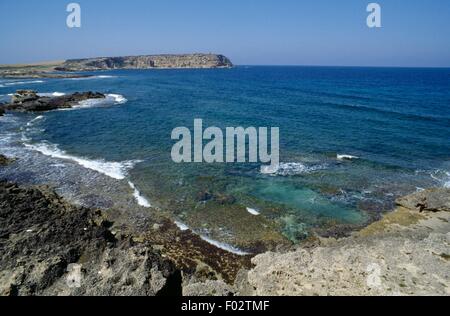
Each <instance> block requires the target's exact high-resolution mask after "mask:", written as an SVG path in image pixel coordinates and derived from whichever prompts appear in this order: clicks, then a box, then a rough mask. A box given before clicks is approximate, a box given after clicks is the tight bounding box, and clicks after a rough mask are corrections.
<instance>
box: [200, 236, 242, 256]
mask: <svg viewBox="0 0 450 316" xmlns="http://www.w3.org/2000/svg"><path fill="white" fill-rule="evenodd" d="M200 238H201V239H202V240H204V241H206V242H207V243H209V244H211V245H213V246H215V247H217V248H219V249H222V250H225V251H227V252H230V253H234V254H235V255H238V256H247V255H250V253H248V252H245V251H242V250H240V249H239V248H236V247H233V246H231V245H229V244H226V243H223V242H220V241H217V240H214V239H211V238H209V237H207V236H204V235H200Z"/></svg>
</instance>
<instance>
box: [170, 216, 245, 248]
mask: <svg viewBox="0 0 450 316" xmlns="http://www.w3.org/2000/svg"><path fill="white" fill-rule="evenodd" d="M174 223H175V225H177V227H178V228H179V229H180V230H181V231H188V230H191V229H190V228H189V226H188V225H186V224H184V223H182V222H180V221H175V222H174ZM191 231H192V232H193V233H194V234H197V233H196V232H195V231H193V230H191ZM197 235H198V236H199V237H200V238H201V239H202V240H203V241H206V242H207V243H208V244H210V245H213V246H214V247H217V248H219V249H222V250H225V251H227V252H229V253H233V254H235V255H238V256H247V255H250V254H251V253H248V252H245V251H242V250H241V249H239V248H236V247H234V246H231V245H229V244H226V243H223V242H220V241H217V240H214V239H211V238H209V237H207V236H205V235H200V234H197Z"/></svg>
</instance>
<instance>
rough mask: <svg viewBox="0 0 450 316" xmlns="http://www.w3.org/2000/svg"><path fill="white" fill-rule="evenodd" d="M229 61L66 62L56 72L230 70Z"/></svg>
mask: <svg viewBox="0 0 450 316" xmlns="http://www.w3.org/2000/svg"><path fill="white" fill-rule="evenodd" d="M230 67H233V64H232V63H231V61H230V60H229V59H228V58H227V57H225V56H223V55H216V54H186V55H148V56H127V57H104V58H88V59H73V60H67V61H66V62H64V64H63V65H61V66H59V67H56V68H55V70H58V71H95V70H108V69H152V68H230Z"/></svg>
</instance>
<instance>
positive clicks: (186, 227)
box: [175, 221, 189, 232]
mask: <svg viewBox="0 0 450 316" xmlns="http://www.w3.org/2000/svg"><path fill="white" fill-rule="evenodd" d="M175 225H177V227H178V228H179V229H180V230H181V231H183V232H185V231H187V230H189V226H188V225H186V224H184V223H182V222H179V221H175Z"/></svg>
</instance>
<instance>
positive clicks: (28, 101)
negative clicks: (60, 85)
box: [5, 90, 105, 112]
mask: <svg viewBox="0 0 450 316" xmlns="http://www.w3.org/2000/svg"><path fill="white" fill-rule="evenodd" d="M103 98H105V95H103V94H101V93H98V92H91V91H89V92H83V93H79V92H76V93H74V94H70V95H64V96H58V97H41V96H39V95H38V94H37V92H36V91H33V90H18V91H17V92H16V93H15V94H14V95H13V97H12V99H11V103H10V104H9V105H6V107H5V108H6V109H7V110H12V111H22V112H44V111H51V110H56V109H67V108H72V107H73V106H75V105H77V104H79V103H80V102H81V101H85V100H88V99H103Z"/></svg>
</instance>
